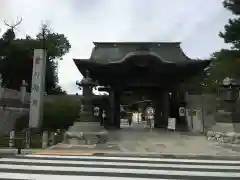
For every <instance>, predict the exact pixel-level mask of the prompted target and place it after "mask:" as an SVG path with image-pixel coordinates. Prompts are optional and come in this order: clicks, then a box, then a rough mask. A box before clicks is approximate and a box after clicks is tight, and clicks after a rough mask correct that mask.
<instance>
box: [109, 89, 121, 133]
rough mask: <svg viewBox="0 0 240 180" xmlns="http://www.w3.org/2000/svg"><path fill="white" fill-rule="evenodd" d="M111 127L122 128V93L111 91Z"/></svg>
mask: <svg viewBox="0 0 240 180" xmlns="http://www.w3.org/2000/svg"><path fill="white" fill-rule="evenodd" d="M109 96H110V108H109V109H110V112H109V125H110V126H113V127H115V128H120V92H119V91H111V92H110V94H109Z"/></svg>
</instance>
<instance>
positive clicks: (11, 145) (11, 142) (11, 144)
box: [9, 131, 15, 148]
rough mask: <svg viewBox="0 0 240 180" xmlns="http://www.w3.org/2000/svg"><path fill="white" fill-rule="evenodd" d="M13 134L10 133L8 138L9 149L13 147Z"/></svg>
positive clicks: (12, 132)
mask: <svg viewBox="0 0 240 180" xmlns="http://www.w3.org/2000/svg"><path fill="white" fill-rule="evenodd" d="M14 139H15V132H14V131H11V132H10V136H9V148H13V147H14Z"/></svg>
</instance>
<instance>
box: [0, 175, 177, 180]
mask: <svg viewBox="0 0 240 180" xmlns="http://www.w3.org/2000/svg"><path fill="white" fill-rule="evenodd" d="M0 177H1V178H3V179H24V180H26V175H25V174H21V173H15V174H12V173H0ZM27 178H29V179H36V180H46V179H47V178H49V175H44V174H28V175H27ZM49 179H50V178H49ZM51 179H58V180H66V179H71V180H79V179H86V176H71V177H69V176H68V175H51ZM87 179H88V180H91V179H94V180H106V179H109V180H123V178H122V177H97V178H96V177H94V176H87ZM124 180H133V178H128V177H125V178H124ZM144 180H152V179H151V178H144ZM158 180H166V179H162V178H161V179H158ZM171 180H176V179H171Z"/></svg>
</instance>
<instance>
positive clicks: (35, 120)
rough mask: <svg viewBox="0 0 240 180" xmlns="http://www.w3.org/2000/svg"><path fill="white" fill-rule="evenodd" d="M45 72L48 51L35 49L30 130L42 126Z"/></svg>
mask: <svg viewBox="0 0 240 180" xmlns="http://www.w3.org/2000/svg"><path fill="white" fill-rule="evenodd" d="M45 72H46V51H45V50H44V49H35V50H34V58H33V73H32V89H31V103H30V112H29V128H39V127H40V126H41V120H42V113H43V98H44V92H45Z"/></svg>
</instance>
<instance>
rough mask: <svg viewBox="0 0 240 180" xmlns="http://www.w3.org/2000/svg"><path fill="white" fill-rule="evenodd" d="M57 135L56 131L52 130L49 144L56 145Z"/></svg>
mask: <svg viewBox="0 0 240 180" xmlns="http://www.w3.org/2000/svg"><path fill="white" fill-rule="evenodd" d="M55 140H56V137H55V132H50V137H49V145H50V146H53V145H55V142H56V141H55Z"/></svg>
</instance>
